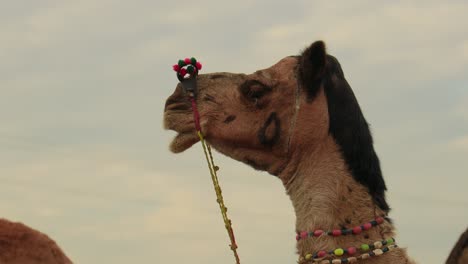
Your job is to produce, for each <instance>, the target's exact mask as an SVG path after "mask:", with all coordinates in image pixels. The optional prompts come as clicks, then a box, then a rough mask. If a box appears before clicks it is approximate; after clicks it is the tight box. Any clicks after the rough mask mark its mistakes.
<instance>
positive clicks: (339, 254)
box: [333, 248, 344, 256]
mask: <svg viewBox="0 0 468 264" xmlns="http://www.w3.org/2000/svg"><path fill="white" fill-rule="evenodd" d="M333 254H335V255H336V256H343V254H344V250H343V249H342V248H337V249H335V250H334V251H333Z"/></svg>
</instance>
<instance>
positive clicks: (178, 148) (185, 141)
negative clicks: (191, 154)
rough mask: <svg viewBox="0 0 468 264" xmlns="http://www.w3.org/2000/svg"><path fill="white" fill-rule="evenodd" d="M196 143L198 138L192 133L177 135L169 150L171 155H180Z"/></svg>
mask: <svg viewBox="0 0 468 264" xmlns="http://www.w3.org/2000/svg"><path fill="white" fill-rule="evenodd" d="M198 141H200V138H199V137H198V135H197V134H195V133H193V132H191V133H190V132H185V133H177V135H176V136H175V137H174V139H173V140H172V141H171V143H170V144H169V149H170V151H171V152H173V153H176V154H177V153H181V152H184V151H186V150H187V149H189V148H191V147H192V146H193V145H194V144H196V143H197V142H198Z"/></svg>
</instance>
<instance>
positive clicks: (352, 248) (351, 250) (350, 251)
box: [346, 247, 357, 255]
mask: <svg viewBox="0 0 468 264" xmlns="http://www.w3.org/2000/svg"><path fill="white" fill-rule="evenodd" d="M346 252H347V253H348V254H349V255H354V254H356V252H357V249H356V248H355V247H349V248H348V249H347V250H346Z"/></svg>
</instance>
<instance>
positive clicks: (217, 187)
mask: <svg viewBox="0 0 468 264" xmlns="http://www.w3.org/2000/svg"><path fill="white" fill-rule="evenodd" d="M190 100H191V102H192V108H193V115H194V121H195V127H196V129H197V135H198V137H199V138H200V142H201V144H202V147H203V153H204V154H205V158H206V162H207V164H208V169H209V170H210V175H211V180H212V182H213V187H214V190H215V193H216V202H218V204H219V209H220V210H221V215H222V217H223V221H224V226H225V227H226V230H227V232H228V235H229V239H230V240H231V244H230V245H229V246H230V248H231V250H232V252H233V253H234V258H235V259H236V264H240V259H239V255H238V254H237V243H236V238H235V236H234V230H233V229H232V222H231V220H230V219H229V218H228V216H227V207H226V206H225V205H224V199H223V194H222V193H223V192H222V190H221V186H220V185H219V180H218V174H217V171H218V170H219V167H218V166H216V165H215V163H214V159H213V154H212V152H211V146H210V145H209V144H208V143H207V142H206V141H205V137H204V136H203V133H202V132H201V129H200V124H199V120H200V118H199V114H198V111H197V108H196V103H195V98H194V97H193V96H192V95H191V96H190Z"/></svg>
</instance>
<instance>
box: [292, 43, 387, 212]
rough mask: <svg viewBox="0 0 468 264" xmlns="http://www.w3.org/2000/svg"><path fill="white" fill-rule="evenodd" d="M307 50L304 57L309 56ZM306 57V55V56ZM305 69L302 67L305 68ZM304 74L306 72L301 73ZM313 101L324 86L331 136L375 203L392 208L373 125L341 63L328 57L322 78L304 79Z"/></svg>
mask: <svg viewBox="0 0 468 264" xmlns="http://www.w3.org/2000/svg"><path fill="white" fill-rule="evenodd" d="M307 52H308V51H307V50H306V51H305V52H304V53H307ZM303 55H304V54H303ZM303 66H305V65H301V63H300V65H299V67H303ZM300 71H304V69H300ZM301 81H302V83H303V85H304V86H305V88H306V90H307V94H308V101H312V100H313V98H314V97H315V95H316V94H317V91H318V90H319V89H320V86H321V85H323V87H324V90H325V94H326V98H327V103H328V114H329V117H330V127H329V133H330V134H331V135H332V136H333V138H334V139H335V140H336V142H337V144H338V145H339V146H340V148H341V152H342V154H343V157H344V159H345V161H346V164H347V165H348V168H349V170H350V171H351V174H352V176H353V178H354V179H355V180H356V181H358V182H359V183H361V184H362V185H364V186H366V187H367V188H368V191H369V194H370V195H371V196H372V198H373V200H374V202H375V203H376V204H377V205H378V206H379V207H380V208H381V209H383V210H385V211H389V210H390V208H389V206H388V204H387V202H386V200H385V191H386V190H387V188H386V186H385V181H384V179H383V177H382V171H381V169H380V162H379V158H378V157H377V154H376V153H375V150H374V145H373V140H372V135H371V132H370V129H369V125H368V123H367V122H366V119H365V118H364V115H363V114H362V111H361V108H360V107H359V104H358V102H357V100H356V97H355V96H354V93H353V91H352V89H351V87H350V85H349V84H348V82H347V81H346V79H345V77H344V74H343V70H342V69H341V65H340V63H339V62H338V60H337V59H336V58H335V57H333V56H330V55H326V63H325V69H324V72H323V74H322V75H321V78H319V79H315V80H310V79H309V80H307V79H306V78H301Z"/></svg>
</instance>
